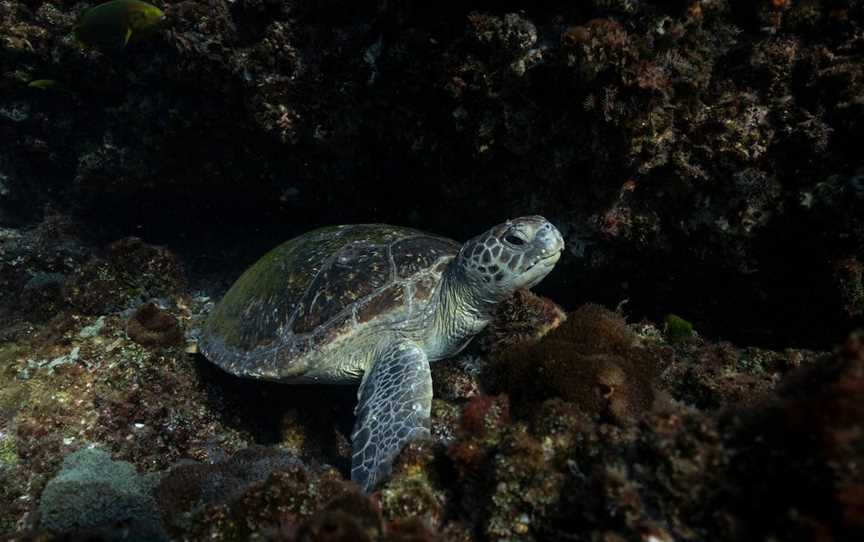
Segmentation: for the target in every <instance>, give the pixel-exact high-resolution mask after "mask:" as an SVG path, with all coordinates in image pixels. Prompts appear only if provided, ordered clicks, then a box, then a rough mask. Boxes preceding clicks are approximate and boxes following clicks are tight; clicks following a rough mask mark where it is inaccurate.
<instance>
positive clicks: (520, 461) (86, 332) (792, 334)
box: [0, 0, 864, 541]
mask: <svg viewBox="0 0 864 542" xmlns="http://www.w3.org/2000/svg"><path fill="white" fill-rule="evenodd" d="M153 3H154V5H156V6H157V7H158V8H159V9H160V10H162V11H163V12H164V15H165V21H164V24H163V25H162V26H161V27H160V28H159V29H157V30H156V31H155V32H153V33H152V34H151V35H150V36H148V39H145V40H140V41H138V42H137V43H130V44H129V46H128V47H126V48H124V50H123V51H100V50H98V49H94V48H92V47H87V46H82V45H80V44H78V43H76V42H75V40H74V39H73V28H74V26H75V21H76V19H77V17H78V16H79V14H80V13H81V12H82V11H84V10H85V9H87V8H90V7H92V6H93V5H94V4H93V3H79V4H68V3H57V2H54V3H51V2H47V3H46V2H42V3H39V2H32V1H26V0H7V1H4V2H0V66H2V68H0V139H2V141H3V145H2V146H0V292H2V294H0V536H6V535H4V534H3V533H8V537H10V538H18V539H22V540H52V539H61V540H62V539H70V538H72V539H74V538H75V537H83V538H86V537H91V539H93V538H95V539H110V538H112V537H115V538H116V537H118V536H129V535H130V533H133V531H134V532H139V533H140V532H146V529H147V528H150V527H152V526H154V525H156V524H157V521H156V520H153V521H149V520H147V519H146V518H150V517H151V516H152V510H153V508H151V504H152V503H155V506H156V509H157V510H158V511H159V517H160V519H162V520H164V523H165V529H166V531H167V532H168V534H169V535H170V537H171V538H176V539H184V540H204V539H207V540H213V539H216V540H243V539H249V538H257V539H266V540H287V541H295V540H339V539H351V540H372V541H374V540H424V541H425V540H446V541H449V540H452V541H457V540H458V541H465V540H495V539H502V538H504V539H512V540H524V541H531V540H708V539H711V540H743V539H749V540H754V539H755V540H814V539H815V540H837V541H845V540H850V541H851V540H859V539H861V538H862V537H864V533H862V531H864V520H862V500H864V497H862V495H864V489H862V484H864V481H862V477H861V472H860V465H861V464H862V457H864V447H862V446H864V445H862V441H861V435H862V434H864V433H862V428H861V424H862V419H864V411H862V403H861V401H862V399H861V398H862V397H864V392H862V384H861V375H862V372H864V369H862V363H864V362H862V355H864V354H862V351H864V349H862V338H861V335H860V333H858V334H856V333H852V334H851V335H850V333H851V332H852V331H853V330H854V329H855V328H860V327H862V325H864V319H862V317H864V286H862V284H864V279H862V277H864V264H862V256H861V247H862V246H864V226H862V224H864V222H862V215H861V212H860V210H861V207H862V202H864V169H862V167H861V160H860V141H862V139H864V105H862V104H864V62H862V53H861V50H862V48H861V35H862V29H864V23H862V21H864V3H862V2H861V1H859V0H837V1H828V0H802V1H798V2H787V1H767V0H766V1H756V2H744V1H728V0H719V1H705V0H688V1H686V2H651V1H631V0H615V1H607V0H593V1H590V2H576V3H574V2H542V3H536V4H535V5H528V4H525V5H522V4H516V3H505V4H501V5H497V4H496V5H493V4H492V3H489V2H467V3H462V4H459V5H456V4H454V5H449V4H448V5H434V6H433V5H431V4H429V5H426V4H423V3H418V2H355V3H351V4H350V5H348V4H344V3H342V4H338V5H337V4H336V3H334V2H306V1H296V0H287V1H284V2H265V1H258V0H237V1H233V2H229V1H225V0H208V1H207V2H201V1H198V0H184V1H179V2H167V3H166V2H162V1H160V0H153ZM418 194H419V196H418ZM528 213H539V214H543V215H544V216H546V217H547V218H549V219H550V220H552V221H553V222H554V223H555V224H556V226H558V227H559V229H561V230H562V232H564V234H565V238H566V241H567V250H566V252H565V254H564V255H563V256H562V259H561V261H560V262H559V264H558V266H557V268H556V270H555V272H554V273H553V274H552V275H550V277H549V279H548V280H546V281H544V282H543V283H542V284H541V285H539V286H538V288H537V289H538V292H539V293H538V294H536V295H535V294H532V293H530V292H519V293H517V294H516V295H515V296H514V297H513V299H511V300H509V301H507V302H506V303H504V304H502V306H501V307H500V308H499V310H498V312H497V314H496V318H495V321H494V322H493V323H492V324H491V325H490V326H489V328H488V330H487V331H486V333H485V335H484V336H482V337H480V338H479V340H478V341H475V344H472V345H471V346H469V347H468V349H466V351H465V352H463V353H462V354H461V355H460V357H458V358H455V359H452V360H442V361H441V362H440V363H439V364H437V365H436V366H435V367H434V368H433V377H434V386H435V400H434V402H433V411H432V414H433V419H432V434H433V440H432V442H426V443H414V444H412V445H411V446H409V447H408V448H406V450H405V451H404V452H403V453H402V454H401V456H400V457H399V458H398V459H397V461H396V462H395V464H394V472H393V476H392V478H391V479H390V480H388V481H387V482H385V483H384V484H383V485H382V486H381V489H380V491H378V492H377V493H375V494H373V495H372V496H369V497H366V496H362V495H359V494H358V493H357V490H356V488H355V487H354V486H353V485H352V484H351V483H350V482H346V481H345V479H346V477H347V474H348V464H349V461H350V431H351V425H352V408H353V405H354V401H355V397H354V394H355V392H354V390H348V389H346V390H329V389H327V390H322V389H319V388H305V389H301V388H287V387H285V386H281V385H279V384H276V383H265V382H247V381H242V380H239V379H236V378H232V377H230V376H229V375H226V374H223V373H220V372H219V371H218V370H216V369H215V368H213V367H211V366H209V365H208V364H206V363H205V362H204V361H203V360H202V359H200V357H195V356H191V355H188V354H186V353H185V352H184V351H183V347H182V344H181V343H182V340H181V333H183V332H192V331H194V327H195V325H196V322H198V321H200V318H201V317H202V316H203V315H205V314H206V313H207V311H208V310H209V308H210V306H211V305H212V300H216V299H218V297H219V296H220V295H221V293H222V292H223V291H224V290H225V288H226V287H227V286H228V284H230V282H231V281H232V280H233V279H234V278H236V276H237V275H238V274H239V271H240V270H241V269H243V268H245V267H246V265H247V264H249V263H251V262H252V261H253V260H254V259H256V258H257V257H258V256H260V254H262V253H263V252H264V251H265V250H267V249H268V248H269V247H272V246H275V245H276V244H277V243H278V242H281V241H284V240H285V239H287V238H289V237H291V236H292V235H293V234H295V233H299V232H304V231H308V230H310V229H312V228H314V227H316V226H318V225H324V224H333V223H357V222H385V223H395V224H401V225H409V226H413V227H417V228H420V229H424V230H428V231H433V232H435V233H438V234H442V235H446V236H448V237H452V238H455V239H466V238H468V237H469V236H471V235H474V234H476V232H477V231H481V230H482V229H484V228H485V227H488V226H489V225H490V224H493V223H497V222H500V221H501V220H502V219H503V218H506V217H508V216H519V215H524V214H528ZM589 300H590V301H591V302H592V303H596V304H593V305H582V304H583V303H585V302H586V301H589ZM559 304H560V306H559ZM601 305H602V306H603V307H616V310H615V311H612V310H608V309H605V308H602V307H601ZM561 307H565V308H566V309H567V311H569V314H567V315H566V317H565V314H564V309H562V308H561ZM573 309H575V310H573ZM670 314H679V315H682V316H683V317H684V318H686V322H684V321H679V320H677V319H673V318H669V319H666V315H670ZM625 316H626V319H625ZM664 320H665V321H664ZM628 322H629V323H628ZM693 330H697V331H698V334H697V333H695V332H694V331H693ZM837 344H840V345H841V346H839V347H838V348H837V349H836V350H835V351H833V352H832V353H825V352H824V351H826V350H831V349H832V348H833V347H834V345H837ZM91 444H92V445H97V446H98V447H99V449H102V450H104V452H97V451H93V450H89V451H88V450H87V448H86V446H90V445H91ZM82 447H85V448H84V449H83V450H82ZM70 454H73V455H70ZM74 454H83V456H80V455H74ZM88 454H89V457H90V459H88V460H87V461H89V463H88V462H87V461H85V463H82V464H81V465H82V468H84V467H85V466H86V465H100V466H99V468H98V469H97V470H99V471H100V472H101V473H102V477H101V478H100V477H99V473H98V472H96V473H90V474H86V475H85V474H81V473H82V472H84V471H83V470H81V469H78V470H75V469H76V467H75V465H71V464H70V465H65V466H64V458H67V459H69V458H73V459H74V458H75V457H84V458H85V459H86V457H87V456H88ZM105 454H109V455H110V458H109V456H108V455H105ZM112 458H113V459H112ZM73 459H69V461H73ZM87 468H89V467H87ZM85 470H86V469H85ZM87 472H90V471H87ZM76 473H77V474H76ZM157 473H159V474H157ZM157 476H160V478H161V480H162V482H161V483H160V485H159V486H158V488H156V489H155V490H154V492H153V493H152V494H150V493H148V492H147V491H145V486H146V484H145V483H144V482H143V480H151V479H155V478H156V477H157ZM109 479H110V480H109ZM64 480H65V481H64ZM124 480H125V482H124ZM103 482H104V483H103ZM127 482H128V484H127ZM118 483H122V484H124V487H127V486H128V488H129V491H128V492H124V493H123V496H121V497H120V498H117V499H114V501H116V502H112V505H113V506H110V507H105V508H102V509H101V512H99V511H98V510H90V509H89V508H88V509H86V510H85V509H84V508H80V509H79V508H75V506H77V504H75V503H79V504H80V503H84V502H85V501H86V499H88V498H92V499H94V500H98V499H102V498H104V497H105V495H107V494H108V493H109V492H114V493H111V494H115V493H116V491H115V490H116V489H117V486H116V485H112V484H118ZM64 484H65V485H64ZM88 484H89V486H90V489H92V490H93V491H90V490H87V491H83V490H82V491H81V492H75V493H74V494H71V493H70V491H73V490H71V489H69V488H72V487H83V485H88ZM94 484H97V485H98V486H99V487H98V488H94V487H93V486H94ZM63 487H66V488H67V489H63ZM61 490H62V491H61ZM124 491H125V490H124ZM150 499H152V503H151V500H150ZM100 502H101V501H100ZM70 505H71V508H69V509H70V510H72V509H74V510H80V512H81V514H76V515H68V516H66V518H71V519H74V518H76V517H77V518H79V520H75V521H77V523H76V524H74V525H73V524H71V523H64V522H63V521H65V519H64V520H63V521H61V519H58V518H60V517H61V515H60V514H57V513H56V510H58V509H60V508H62V507H67V506H70ZM82 506H83V505H82ZM124 507H125V508H124ZM40 509H41V510H42V512H41V513H40ZM118 510H120V511H122V510H127V511H130V510H131V511H140V512H141V514H143V515H140V516H138V517H136V518H131V521H121V522H120V524H116V522H115V521H114V520H116V519H119V520H123V519H124V518H123V517H121V516H129V515H130V513H127V512H122V513H119V512H118V513H117V514H116V515H111V514H113V513H114V512H117V511H118ZM98 513H103V515H101V516H98ZM137 513H138V512H135V514H131V515H136V514H137ZM93 514H96V515H93ZM81 518H86V519H81ZM104 522H108V523H114V524H112V525H102V526H99V525H97V524H99V523H104ZM136 522H137V523H136ZM46 527H47V528H56V529H60V530H64V531H65V530H66V529H67V528H68V529H72V528H76V527H88V528H86V529H84V530H79V531H78V532H75V533H73V532H56V533H51V532H45V531H44V529H45V528H46ZM139 527H140V529H139ZM115 529H119V531H117V530H115ZM154 532H155V531H154ZM156 535H158V533H156Z"/></svg>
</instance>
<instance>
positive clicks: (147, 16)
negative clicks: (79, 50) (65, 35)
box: [73, 0, 165, 50]
mask: <svg viewBox="0 0 864 542" xmlns="http://www.w3.org/2000/svg"><path fill="white" fill-rule="evenodd" d="M164 17H165V14H164V13H163V12H162V10H161V9H159V8H157V7H156V6H153V5H151V4H148V3H147V2H142V1H141V0H111V1H110V2H105V3H104V4H99V5H98V6H94V7H92V8H90V9H88V10H86V11H84V13H82V14H81V17H80V18H79V19H78V23H77V24H76V25H75V29H74V30H73V32H74V35H75V39H76V40H78V41H79V42H80V43H83V44H84V45H90V46H93V47H98V48H102V49H115V50H116V49H122V48H124V47H126V45H127V44H128V43H130V42H135V41H138V40H140V39H141V38H144V37H146V36H147V35H148V34H150V33H152V31H153V30H155V29H156V27H157V26H158V25H159V23H160V22H162V19H163V18H164Z"/></svg>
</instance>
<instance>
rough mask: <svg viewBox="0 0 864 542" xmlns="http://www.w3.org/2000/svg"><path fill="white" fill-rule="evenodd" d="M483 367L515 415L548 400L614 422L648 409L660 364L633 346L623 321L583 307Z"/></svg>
mask: <svg viewBox="0 0 864 542" xmlns="http://www.w3.org/2000/svg"><path fill="white" fill-rule="evenodd" d="M497 358H498V359H497V361H496V362H495V363H491V364H490V365H489V367H488V369H487V373H490V374H491V375H492V376H493V377H494V379H496V380H497V382H494V383H490V385H489V387H490V389H492V390H495V391H498V392H499V393H500V392H506V393H507V394H508V395H509V397H510V399H511V400H512V402H513V405H514V406H515V407H516V408H517V411H520V412H528V411H530V410H532V409H533V408H534V406H535V405H536V403H538V402H542V401H544V400H546V399H549V398H552V397H560V398H562V399H564V400H566V401H570V402H574V403H576V404H578V405H579V407H580V408H582V409H583V410H584V411H585V412H588V413H592V414H604V415H607V416H611V417H612V418H614V419H616V420H628V419H631V418H634V417H635V415H636V414H637V413H640V412H644V411H646V410H649V409H650V408H651V404H652V402H653V399H654V388H655V384H654V381H655V380H656V378H657V376H658V374H659V372H660V369H661V368H662V365H661V364H660V363H659V362H660V356H659V355H658V353H657V352H655V351H654V350H653V349H651V348H648V347H645V346H643V345H640V344H638V342H637V337H636V336H635V335H634V334H632V333H631V332H630V330H629V329H628V328H627V326H626V323H625V321H624V319H623V318H622V317H621V316H620V315H618V314H616V313H613V312H611V311H609V310H607V309H604V308H602V307H600V306H598V305H585V306H583V307H581V308H579V309H578V310H576V311H575V312H573V313H571V314H570V315H568V317H567V320H566V321H565V322H564V323H563V324H561V325H560V326H559V327H558V328H556V329H554V330H552V331H551V332H549V333H548V334H547V335H546V336H545V337H543V339H541V340H540V341H539V342H537V343H528V344H525V345H520V346H516V347H513V348H510V349H509V350H507V351H505V352H502V353H501V354H499V355H498V356H497Z"/></svg>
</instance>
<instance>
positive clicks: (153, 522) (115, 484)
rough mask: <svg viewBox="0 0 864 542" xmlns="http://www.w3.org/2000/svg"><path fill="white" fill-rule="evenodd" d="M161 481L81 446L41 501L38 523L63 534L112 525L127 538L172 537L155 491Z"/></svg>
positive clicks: (49, 485) (64, 463)
mask: <svg viewBox="0 0 864 542" xmlns="http://www.w3.org/2000/svg"><path fill="white" fill-rule="evenodd" d="M156 479H158V477H156V478H154V477H153V476H140V475H139V474H138V473H137V472H136V471H135V467H134V466H133V465H131V464H129V463H126V462H124V461H119V462H115V461H112V460H111V456H110V455H109V454H107V453H106V452H104V451H102V450H99V449H95V448H82V449H81V450H79V451H77V452H74V453H71V454H69V455H67V456H66V457H65V458H64V459H63V467H62V469H61V470H60V472H59V473H58V474H57V476H55V477H54V478H52V479H51V481H49V482H48V484H47V485H46V486H45V490H44V491H43V492H42V496H41V498H40V500H39V513H40V514H39V524H40V526H41V527H43V528H45V529H48V530H51V531H60V532H64V531H65V532H69V531H76V530H81V529H90V528H94V527H105V526H112V527H115V528H117V529H118V531H119V528H120V526H121V525H122V526H123V528H125V529H129V531H130V533H132V534H131V535H130V536H129V537H128V538H127V539H128V540H167V538H166V537H165V535H164V533H163V532H162V528H161V523H160V521H159V515H158V513H157V511H156V504H155V502H154V501H153V498H152V497H151V496H150V490H151V488H152V486H153V485H154V483H155V481H156Z"/></svg>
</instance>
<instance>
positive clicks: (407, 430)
mask: <svg viewBox="0 0 864 542" xmlns="http://www.w3.org/2000/svg"><path fill="white" fill-rule="evenodd" d="M357 397H358V403H357V408H356V409H355V411H354V413H355V414H356V415H357V420H356V421H355V422H354V431H353V433H352V434H351V442H352V458H351V479H352V480H354V481H355V482H357V483H358V484H359V485H360V488H361V489H362V490H363V491H364V492H366V493H369V492H370V491H372V490H373V489H374V488H375V486H376V485H377V484H378V482H380V481H381V480H383V479H384V478H385V477H386V476H387V475H388V474H390V468H391V466H392V464H393V459H395V458H396V456H397V455H398V454H399V452H400V451H401V450H402V447H403V446H405V444H407V443H408V442H409V441H411V440H415V439H418V438H424V437H426V438H428V437H429V436H430V433H429V414H430V411H431V408H432V374H431V372H430V370H429V362H428V360H427V359H426V354H425V353H424V352H423V350H421V349H420V347H418V346H417V345H416V344H415V343H413V342H411V341H408V340H397V341H394V342H393V343H392V344H390V345H388V346H386V347H385V348H383V349H382V350H380V351H379V352H378V354H377V356H376V358H375V359H374V360H373V362H372V365H371V367H370V368H369V370H368V371H367V372H366V374H365V375H364V377H363V383H362V384H360V390H359V391H358V392H357Z"/></svg>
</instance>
